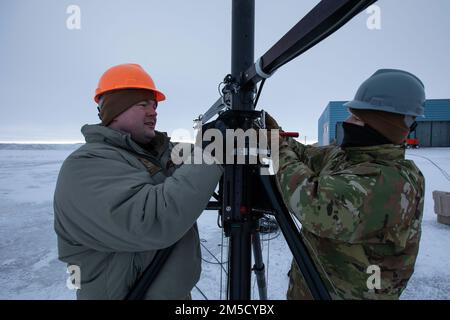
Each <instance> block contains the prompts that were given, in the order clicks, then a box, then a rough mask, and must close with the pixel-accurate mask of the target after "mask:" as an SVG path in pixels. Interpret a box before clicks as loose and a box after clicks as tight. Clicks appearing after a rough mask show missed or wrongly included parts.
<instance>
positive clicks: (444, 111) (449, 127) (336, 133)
mask: <svg viewBox="0 0 450 320" xmlns="http://www.w3.org/2000/svg"><path fill="white" fill-rule="evenodd" d="M346 102H347V101H330V103H328V105H327V107H326V108H325V110H324V111H323V113H322V115H321V116H320V118H319V123H318V125H319V127H318V135H317V136H318V139H319V145H320V146H324V145H327V144H330V143H333V142H335V141H336V143H338V144H339V143H340V142H341V141H342V137H343V131H342V122H343V121H344V120H345V119H347V117H348V116H349V115H350V113H349V112H348V110H347V108H346V107H344V103H346ZM416 121H417V129H416V131H415V132H413V133H412V135H411V138H417V139H419V145H420V146H421V147H450V99H430V100H427V101H426V102H425V117H417V119H416Z"/></svg>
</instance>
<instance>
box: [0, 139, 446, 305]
mask: <svg viewBox="0 0 450 320" xmlns="http://www.w3.org/2000/svg"><path fill="white" fill-rule="evenodd" d="M75 148H76V146H67V145H53V146H21V145H15V146H5V145H0V182H1V183H0V299H74V298H75V293H74V291H72V290H69V289H68V288H67V287H66V279H67V276H68V274H67V273H66V266H65V264H63V263H62V262H60V261H59V260H58V259H57V247H56V236H55V233H54V231H53V207H52V197H53V191H54V188H55V182H56V178H57V175H58V171H59V168H60V166H61V163H62V161H63V160H64V159H65V158H66V157H67V155H69V154H70V153H71V152H72V151H73V150H74V149H75ZM407 157H408V158H409V159H412V160H414V161H415V162H416V164H417V165H418V166H419V168H420V169H421V170H422V172H423V173H424V175H425V177H426V198H425V213H424V218H423V225H422V226H423V235H422V240H421V245H420V252H419V257H418V259H417V263H416V271H415V273H414V275H413V277H412V279H411V280H410V282H409V284H408V287H407V289H406V291H405V292H404V294H403V296H402V299H450V250H449V247H450V227H449V226H445V225H442V224H439V223H437V221H436V215H435V214H434V211H433V205H434V204H433V198H432V191H433V190H442V191H450V181H449V180H447V179H446V178H445V177H444V174H443V173H442V172H441V171H440V170H439V169H438V168H437V167H436V166H435V165H434V164H433V163H431V162H430V161H429V160H428V159H425V158H423V157H427V158H429V159H430V160H432V161H433V162H434V163H435V164H437V165H438V166H439V167H441V168H442V169H443V170H445V171H446V172H448V173H450V148H432V149H419V150H408V151H407ZM199 228H200V236H201V238H202V244H203V245H204V246H205V247H206V248H207V249H208V250H209V251H211V253H212V254H214V256H215V257H216V258H217V259H219V260H220V253H221V246H220V245H221V240H222V233H221V229H219V228H218V227H217V214H216V212H214V211H205V213H204V214H203V215H202V216H201V217H200V219H199ZM273 236H274V234H270V235H266V236H264V237H263V241H262V245H263V257H264V260H265V261H264V262H265V264H266V266H268V296H269V298H270V299H285V293H286V289H287V282H288V277H287V272H288V270H289V265H290V261H291V259H292V256H291V254H290V251H289V249H288V248H287V245H286V243H285V241H284V239H283V236H282V235H280V236H278V237H277V238H275V239H273V240H271V241H265V239H266V240H267V237H270V238H271V237H273ZM226 244H227V240H226V239H224V251H223V261H226ZM202 249H203V258H204V259H205V260H207V261H209V262H215V263H217V261H216V260H215V258H214V257H213V256H212V255H211V254H210V253H209V252H208V251H207V250H206V249H205V248H202ZM224 266H226V264H224ZM220 270H221V267H220V265H219V264H211V263H207V262H204V264H203V273H202V278H201V280H200V281H199V283H198V288H199V289H200V290H201V291H202V292H203V293H204V294H205V295H206V296H207V297H208V298H209V299H219V298H220V278H221V273H220ZM225 279H226V276H225V274H224V273H222V280H223V281H222V283H223V285H222V288H223V290H224V289H225ZM253 283H254V282H253ZM253 288H254V289H255V290H254V293H253V298H254V299H257V298H258V293H257V287H256V284H254V285H253ZM192 293H193V298H194V299H204V298H203V296H202V295H201V294H200V291H199V290H197V289H194V290H193V292H192ZM223 297H224V295H222V298H223Z"/></svg>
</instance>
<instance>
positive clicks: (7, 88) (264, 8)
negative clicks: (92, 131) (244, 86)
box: [0, 0, 450, 141]
mask: <svg viewBox="0 0 450 320" xmlns="http://www.w3.org/2000/svg"><path fill="white" fill-rule="evenodd" d="M318 2H319V1H318V0H301V1H298V0H283V1H269V0H256V26H255V30H256V34H255V58H258V57H259V56H261V55H263V54H264V53H265V52H266V51H267V50H268V49H269V48H270V47H271V46H272V45H273V44H274V43H275V42H276V41H277V40H278V39H279V38H280V37H281V36H283V35H284V34H285V33H286V32H287V31H288V30H289V29H290V28H291V27H292V26H294V25H295V24H296V23H297V22H298V21H299V20H300V18H301V17H303V16H304V15H305V14H306V13H307V12H308V11H309V10H310V9H312V8H313V7H314V6H315V5H316V4H317V3H318ZM70 5H77V6H78V7H79V8H80V10H81V18H80V22H81V24H80V26H81V29H72V30H71V29H68V28H67V24H66V22H67V19H68V18H69V16H71V13H67V8H68V7H69V6H70ZM378 6H379V7H380V9H381V30H370V29H369V28H367V25H366V21H367V19H368V18H369V17H370V15H369V14H368V13H366V12H363V13H361V14H360V15H359V16H358V17H356V18H354V19H353V20H352V21H350V22H349V23H348V24H347V25H346V26H344V27H343V28H341V29H340V30H338V31H337V32H336V33H335V34H333V35H332V36H331V37H329V38H327V39H326V40H324V41H323V42H322V43H320V44H319V45H317V46H315V47H314V48H313V49H311V50H309V51H308V52H307V53H305V54H303V55H302V56H300V57H298V58H297V59H295V60H294V61H292V62H290V63H289V64H287V65H285V66H284V67H282V68H281V69H280V70H278V71H277V72H276V73H275V74H274V75H273V76H272V77H271V78H270V79H269V80H268V81H266V84H265V87H264V90H263V92H262V95H261V98H260V102H259V104H258V105H259V107H260V108H264V109H266V110H267V111H269V112H270V113H271V114H272V115H273V116H274V117H275V118H277V119H278V120H279V122H280V124H281V125H282V126H283V128H284V129H285V130H289V131H299V132H300V134H301V139H302V140H303V139H304V137H305V135H306V137H307V140H308V141H314V140H317V120H318V118H319V116H320V115H321V113H322V112H323V110H324V108H325V106H326V105H327V103H328V101H330V100H350V99H352V98H353V96H354V94H355V92H356V89H357V88H358V86H359V84H360V83H361V82H362V81H364V80H365V79H366V78H367V77H369V76H370V75H371V74H373V73H374V72H375V71H376V70H377V69H379V68H399V69H405V70H408V71H410V72H412V73H414V74H416V75H417V76H418V77H420V78H421V79H422V80H423V82H424V83H425V86H426V91H427V98H429V99H436V98H450V59H449V56H450V1H449V0H429V1H424V0H407V1H406V0H380V1H378ZM230 41H231V0H190V1H182V0H165V1H150V0H142V1H137V0H126V1H125V0H124V1H122V0H120V1H117V0H115V1H106V0H89V1H88V0H72V1H64V0H40V1H34V0H1V1H0V43H1V45H0V48H1V59H0V90H1V102H0V103H1V106H0V108H1V109H0V141H36V140H41V141H42V140H45V141H62V140H66V141H69V140H70V141H82V140H83V137H82V135H81V133H80V127H81V126H82V125H83V124H86V123H97V122H98V117H97V111H96V105H95V103H94V101H93V99H92V97H93V93H94V90H95V88H96V85H97V82H98V79H99V77H100V75H101V74H102V73H103V72H104V71H105V70H106V69H107V68H109V67H110V66H112V65H115V64H120V63H128V62H133V63H139V64H141V65H142V66H143V67H144V68H145V69H146V70H147V71H148V72H149V73H150V74H151V76H152V77H153V79H154V80H155V82H156V85H157V86H158V87H159V88H160V90H161V91H163V92H164V93H165V94H166V96H167V100H166V101H165V102H163V103H161V104H160V106H159V108H158V127H157V129H159V130H161V131H167V132H169V134H170V133H171V132H173V130H175V129H178V128H186V129H190V128H191V127H192V119H193V118H194V117H196V116H197V115H199V114H200V113H203V112H204V111H206V110H207V109H208V108H209V107H210V105H211V104H212V103H213V102H215V101H216V99H217V98H218V92H217V86H218V84H219V82H220V81H221V80H222V79H223V77H224V76H225V75H226V74H227V73H229V72H230V68H231V66H230V63H231V47H230Z"/></svg>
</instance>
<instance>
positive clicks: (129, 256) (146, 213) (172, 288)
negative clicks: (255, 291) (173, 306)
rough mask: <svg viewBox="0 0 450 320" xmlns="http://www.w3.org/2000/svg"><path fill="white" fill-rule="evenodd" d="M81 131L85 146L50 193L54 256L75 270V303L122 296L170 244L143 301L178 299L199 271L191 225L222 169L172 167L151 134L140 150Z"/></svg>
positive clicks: (165, 147) (119, 137)
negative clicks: (77, 270)
mask: <svg viewBox="0 0 450 320" xmlns="http://www.w3.org/2000/svg"><path fill="white" fill-rule="evenodd" d="M82 133H83V134H84V136H85V138H86V144H85V145H83V146H82V147H80V148H79V149H78V150H76V151H75V152H73V153H72V154H71V155H70V156H69V157H68V158H67V159H66V160H65V161H64V163H63V165H62V167H61V170H60V173H59V176H58V181H57V185H56V190H55V195H54V212H55V231H56V233H57V236H58V250H59V259H60V260H62V261H64V262H66V263H67V264H68V265H76V266H78V267H79V268H80V273H81V288H80V289H79V290H77V298H78V299H123V298H124V297H125V296H126V294H127V293H128V292H129V290H130V288H131V287H132V286H133V285H134V283H135V282H136V279H137V278H138V277H139V276H140V275H141V274H142V271H143V270H145V268H146V267H147V266H148V265H149V263H150V262H151V261H152V259H153V257H154V255H155V253H156V252H157V250H159V249H163V248H166V247H169V246H171V245H173V244H174V243H176V246H175V248H174V250H173V251H172V253H171V255H170V257H169V259H168V260H167V261H166V263H165V265H164V267H163V268H162V270H161V271H160V273H159V274H158V276H157V278H156V279H155V281H154V282H153V284H152V286H151V287H150V289H149V290H148V291H147V294H146V299H184V298H185V297H187V296H188V295H189V293H190V291H191V289H192V288H193V287H194V285H195V283H196V282H197V281H198V279H199V277H200V271H201V252H200V246H199V236H198V231H197V227H196V224H195V221H196V219H197V218H198V217H199V215H200V214H201V213H202V211H203V210H204V208H205V207H206V205H207V203H208V201H209V199H210V197H211V195H212V193H213V191H214V189H215V187H216V185H217V183H218V181H219V179H220V176H221V175H222V168H221V167H220V166H218V165H204V164H202V165H181V166H180V167H178V168H176V167H175V166H174V165H173V163H172V162H171V161H170V151H171V148H172V144H171V143H170V141H169V138H167V136H165V135H164V134H162V133H159V132H158V133H157V136H156V137H155V139H153V140H152V143H151V144H150V145H149V146H147V147H146V149H144V148H142V147H141V146H139V145H138V144H137V143H135V142H134V141H133V140H132V139H131V137H130V135H129V134H125V133H123V132H120V131H116V130H113V129H110V128H108V127H104V126H101V125H86V126H84V127H83V128H82Z"/></svg>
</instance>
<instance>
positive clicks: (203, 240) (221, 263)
mask: <svg viewBox="0 0 450 320" xmlns="http://www.w3.org/2000/svg"><path fill="white" fill-rule="evenodd" d="M202 242H206V240H205V239H202V240H200V244H201V246H202V247H203V248H205V250H206V251H208V253H209V254H210V255H211V256H212V257H213V258H214V260H216V261H217V263H216V262H211V261H207V260H205V259H203V258H202V260H203V261H205V262H206V263H211V264H216V265H217V264H220V266H221V267H222V269H223V270H224V272H225V274H226V275H228V273H227V271H226V270H225V267H224V266H223V264H225V263H228V261H226V262H220V261H219V259H217V257H216V256H215V255H214V254H213V253H212V252H211V251H210V250H209V249H208V248H207V247H206V246H205V245H204V244H203V243H202Z"/></svg>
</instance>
